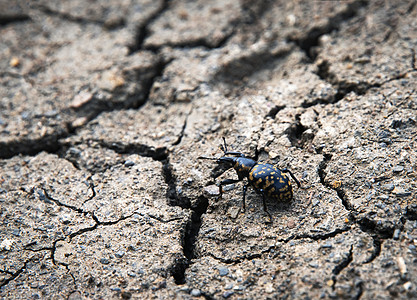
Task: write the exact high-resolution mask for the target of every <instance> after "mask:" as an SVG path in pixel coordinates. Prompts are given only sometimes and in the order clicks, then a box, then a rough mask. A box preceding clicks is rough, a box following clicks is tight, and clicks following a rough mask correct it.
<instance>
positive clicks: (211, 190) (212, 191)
mask: <svg viewBox="0 0 417 300" xmlns="http://www.w3.org/2000/svg"><path fill="white" fill-rule="evenodd" d="M204 193H205V194H206V195H207V196H218V195H220V190H219V187H218V186H217V185H215V184H213V185H209V186H206V187H205V188H204Z"/></svg>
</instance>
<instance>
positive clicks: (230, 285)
mask: <svg viewBox="0 0 417 300" xmlns="http://www.w3.org/2000/svg"><path fill="white" fill-rule="evenodd" d="M232 288H233V283H229V284H228V285H226V287H225V288H224V289H225V290H231V289H232Z"/></svg>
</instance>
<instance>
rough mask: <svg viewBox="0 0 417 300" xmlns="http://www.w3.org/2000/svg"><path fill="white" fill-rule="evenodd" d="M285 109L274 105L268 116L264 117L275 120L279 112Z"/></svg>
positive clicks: (283, 106) (282, 106)
mask: <svg viewBox="0 0 417 300" xmlns="http://www.w3.org/2000/svg"><path fill="white" fill-rule="evenodd" d="M284 108H285V105H281V106H278V105H275V106H274V107H272V108H271V109H270V110H269V112H268V114H267V115H266V117H269V118H271V119H275V116H276V115H277V114H278V113H279V112H280V111H281V110H283V109H284Z"/></svg>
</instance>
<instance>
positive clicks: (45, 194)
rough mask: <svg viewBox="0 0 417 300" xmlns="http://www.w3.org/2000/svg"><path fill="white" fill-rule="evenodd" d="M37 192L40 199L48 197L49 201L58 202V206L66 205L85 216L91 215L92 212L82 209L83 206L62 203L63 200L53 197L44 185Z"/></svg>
mask: <svg viewBox="0 0 417 300" xmlns="http://www.w3.org/2000/svg"><path fill="white" fill-rule="evenodd" d="M31 192H32V193H35V191H31ZM37 194H38V196H39V199H40V200H45V199H47V200H49V201H51V202H53V203H55V204H56V205H58V206H62V207H66V208H68V209H70V210H73V211H76V212H78V213H80V214H83V215H85V216H87V215H90V213H89V212H86V211H84V210H82V209H81V208H79V207H76V206H73V205H69V204H65V203H62V202H61V201H59V200H57V199H54V198H52V197H51V196H50V195H49V194H48V192H47V190H46V189H45V188H44V187H43V188H42V189H39V190H37Z"/></svg>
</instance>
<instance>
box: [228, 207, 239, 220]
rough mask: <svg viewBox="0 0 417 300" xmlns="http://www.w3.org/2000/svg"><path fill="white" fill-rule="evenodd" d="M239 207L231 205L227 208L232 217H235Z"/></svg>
mask: <svg viewBox="0 0 417 300" xmlns="http://www.w3.org/2000/svg"><path fill="white" fill-rule="evenodd" d="M239 212H240V208H239V207H231V208H229V214H230V217H231V218H232V219H236V218H237V216H238V215H239Z"/></svg>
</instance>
